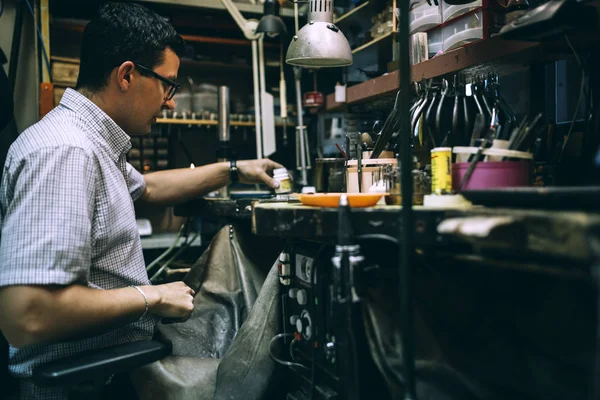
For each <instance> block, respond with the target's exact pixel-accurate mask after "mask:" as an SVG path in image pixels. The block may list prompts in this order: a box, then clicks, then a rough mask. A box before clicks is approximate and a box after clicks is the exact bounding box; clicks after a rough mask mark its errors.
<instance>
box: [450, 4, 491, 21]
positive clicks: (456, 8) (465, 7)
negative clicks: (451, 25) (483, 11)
mask: <svg viewBox="0 0 600 400" xmlns="http://www.w3.org/2000/svg"><path fill="white" fill-rule="evenodd" d="M441 7H442V21H443V22H446V21H449V20H451V19H452V18H455V17H458V16H460V15H463V14H466V13H468V12H469V11H471V10H474V9H476V8H478V7H481V0H477V1H474V2H473V3H468V4H460V5H450V4H446V2H445V1H442V4H441Z"/></svg>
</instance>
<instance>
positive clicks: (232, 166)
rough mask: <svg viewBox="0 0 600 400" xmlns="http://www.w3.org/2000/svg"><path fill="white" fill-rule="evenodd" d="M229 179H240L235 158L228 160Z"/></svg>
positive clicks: (234, 180) (237, 180) (233, 180)
mask: <svg viewBox="0 0 600 400" xmlns="http://www.w3.org/2000/svg"><path fill="white" fill-rule="evenodd" d="M229 179H230V180H231V183H234V182H239V180H240V176H239V175H238V167H237V162H236V161H235V160H231V161H229Z"/></svg>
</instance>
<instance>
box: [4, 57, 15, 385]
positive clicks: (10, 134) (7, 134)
mask: <svg viewBox="0 0 600 400" xmlns="http://www.w3.org/2000/svg"><path fill="white" fill-rule="evenodd" d="M5 63H6V56H5V55H4V52H3V51H2V49H0V178H2V172H3V171H4V161H5V160H6V154H7V153H8V149H9V147H10V145H11V144H12V143H13V142H14V141H15V139H16V138H17V136H18V135H19V133H18V131H17V125H16V124H15V115H14V108H15V106H14V102H13V92H12V89H11V86H10V82H9V80H8V76H6V72H5V71H4V67H3V64H5ZM0 382H6V383H5V384H3V387H2V394H3V395H6V394H8V393H10V392H11V391H12V390H14V389H15V386H16V379H14V378H12V377H11V376H10V375H9V373H8V342H7V341H6V339H5V338H4V335H2V332H0ZM4 385H8V386H4Z"/></svg>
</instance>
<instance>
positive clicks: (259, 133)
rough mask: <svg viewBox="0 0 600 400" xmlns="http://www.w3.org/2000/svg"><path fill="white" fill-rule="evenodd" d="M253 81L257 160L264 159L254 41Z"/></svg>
mask: <svg viewBox="0 0 600 400" xmlns="http://www.w3.org/2000/svg"><path fill="white" fill-rule="evenodd" d="M252 80H253V85H254V125H255V127H256V158H257V159H259V160H260V159H261V158H263V151H262V122H261V116H260V109H261V108H260V100H261V96H260V88H259V86H260V84H259V82H258V42H257V41H256V40H253V41H252Z"/></svg>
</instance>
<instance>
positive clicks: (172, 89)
mask: <svg viewBox="0 0 600 400" xmlns="http://www.w3.org/2000/svg"><path fill="white" fill-rule="evenodd" d="M135 67H136V68H139V69H140V71H142V72H143V73H146V74H148V75H150V76H152V77H154V78H156V79H158V80H159V81H161V82H162V83H166V84H167V85H169V88H168V89H167V90H166V92H165V97H164V101H169V100H171V99H172V98H173V96H175V93H177V91H178V90H179V83H177V82H175V81H172V80H171V79H169V78H166V77H164V76H162V75H161V74H159V73H157V72H154V71H152V70H151V69H150V68H148V67H144V66H143V65H141V64H137V63H136V64H135Z"/></svg>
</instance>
